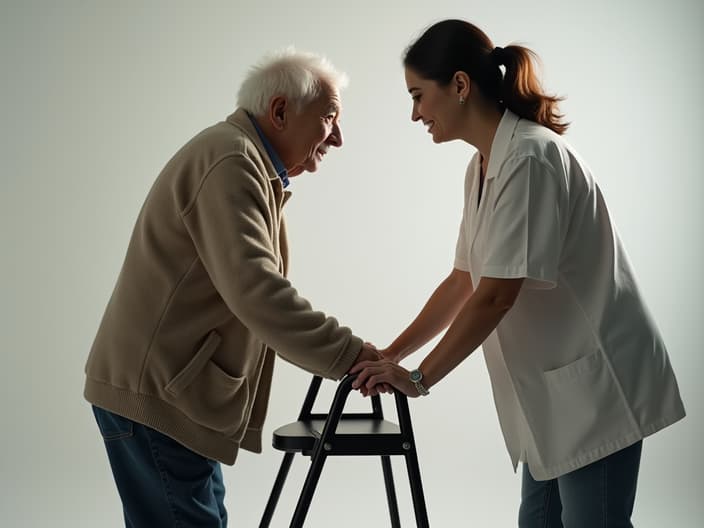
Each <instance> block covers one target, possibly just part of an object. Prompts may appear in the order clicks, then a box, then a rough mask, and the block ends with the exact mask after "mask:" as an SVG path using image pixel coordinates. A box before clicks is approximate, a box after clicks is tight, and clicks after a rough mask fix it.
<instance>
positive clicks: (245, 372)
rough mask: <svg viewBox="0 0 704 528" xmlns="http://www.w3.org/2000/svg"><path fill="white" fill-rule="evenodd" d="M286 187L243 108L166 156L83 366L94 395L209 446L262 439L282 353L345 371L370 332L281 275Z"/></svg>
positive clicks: (194, 445)
mask: <svg viewBox="0 0 704 528" xmlns="http://www.w3.org/2000/svg"><path fill="white" fill-rule="evenodd" d="M289 196H290V193H289V192H285V191H284V190H283V186H282V183H281V180H280V179H279V178H278V176H277V175H276V172H275V171H274V167H273V164H272V163H271V161H270V159H269V158H268V156H267V155H266V151H265V149H264V146H263V144H262V142H261V141H260V138H259V136H258V135H257V132H256V130H255V129H254V127H253V126H252V123H251V121H250V120H249V117H248V116H247V114H246V112H244V110H241V109H240V110H237V111H236V112H235V113H234V114H232V115H231V116H229V117H228V118H227V120H226V121H224V122H221V123H218V124H216V125H214V126H212V127H210V128H207V129H206V130H204V131H202V132H201V133H199V134H198V135H196V136H195V137H194V138H193V139H192V140H191V141H189V142H188V143H187V144H186V145H185V146H184V147H183V148H181V149H180V150H179V151H178V152H177V153H176V154H175V155H174V157H173V158H172V159H171V160H170V161H169V162H168V163H167V165H166V166H165V167H164V169H163V170H162V172H161V174H160V175H159V177H158V178H157V180H156V182H155V183H154V186H153V187H152V189H151V191H150V192H149V195H148V196H147V199H146V201H145V203H144V205H143V207H142V210H141V212H140V214H139V217H138V219H137V223H136V225H135V228H134V232H133V234H132V238H131V240H130V243H129V247H128V249H127V255H126V257H125V261H124V264H123V266H122V270H121V272H120V275H119V277H118V280H117V284H116V285H115V290H114V292H113V294H112V297H111V299H110V301H109V303H108V305H107V308H106V310H105V314H104V316H103V319H102V322H101V324H100V328H99V330H98V333H97V336H96V338H95V342H94V344H93V347H92V349H91V352H90V356H89V357H88V362H87V364H86V376H87V380H86V385H85V397H86V399H87V400H88V401H89V402H91V403H93V404H95V405H97V406H99V407H102V408H105V409H107V410H109V411H112V412H115V413H117V414H120V415H122V416H125V417H128V418H130V419H132V420H134V421H136V422H139V423H142V424H145V425H148V426H149V427H152V428H154V429H156V430H158V431H161V432H162V433H164V434H166V435H168V436H170V437H172V438H174V439H176V440H177V441H179V442H180V443H182V444H184V445H185V446H187V447H188V448H190V449H192V450H193V451H195V452H197V453H200V454H201V455H203V456H205V457H208V458H212V459H215V460H219V461H221V462H224V463H226V464H233V463H234V461H235V458H236V456H237V450H238V448H239V447H242V448H243V449H247V450H250V451H255V452H260V451H261V430H262V425H263V422H264V417H265V414H266V408H267V402H268V399H269V390H270V385H271V379H272V370H273V365H274V357H275V353H274V350H276V351H277V353H278V354H279V355H280V356H281V357H283V358H284V359H286V360H287V361H290V362H291V363H294V364H295V365H298V366H299V367H301V368H303V369H306V370H308V371H310V372H312V373H315V374H319V375H321V376H323V377H327V378H333V379H339V378H341V377H342V376H343V375H344V374H345V372H347V370H348V369H349V368H350V366H351V365H352V364H353V362H354V360H355V359H356V357H357V355H358V353H359V351H360V349H361V346H362V340H361V339H359V338H358V337H356V336H354V335H352V333H351V331H350V330H349V329H348V328H345V327H341V326H340V325H339V324H338V323H337V321H336V320H335V319H334V318H331V317H326V316H325V315H324V314H322V313H321V312H317V311H313V309H312V308H311V305H310V304H309V303H308V301H306V300H305V299H303V298H302V297H300V296H299V295H298V294H297V292H296V290H295V289H294V288H293V287H292V286H291V283H290V282H289V281H288V280H287V279H286V278H285V275H286V260H287V244H286V233H285V229H284V223H283V216H282V211H281V209H282V207H283V205H284V203H285V202H286V200H287V199H288V197H289Z"/></svg>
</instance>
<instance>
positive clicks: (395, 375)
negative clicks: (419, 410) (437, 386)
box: [350, 359, 419, 398]
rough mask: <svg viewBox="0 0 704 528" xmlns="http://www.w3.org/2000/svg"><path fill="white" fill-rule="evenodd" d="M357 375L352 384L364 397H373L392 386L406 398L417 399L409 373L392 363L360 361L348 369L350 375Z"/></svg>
mask: <svg viewBox="0 0 704 528" xmlns="http://www.w3.org/2000/svg"><path fill="white" fill-rule="evenodd" d="M355 373H358V375H357V379H356V380H354V383H353V384H352V388H353V389H359V391H360V392H361V393H362V394H363V395H364V396H375V395H377V394H379V393H380V392H384V388H385V387H386V386H393V387H394V388H395V389H396V390H400V391H401V392H402V393H403V394H405V395H406V396H409V397H411V398H415V397H417V396H418V395H419V394H418V389H416V386H415V385H414V384H413V382H412V381H411V379H410V372H408V371H407V370H406V369H405V368H403V367H401V366H399V365H397V364H396V363H394V362H393V361H390V360H387V359H382V360H379V361H361V362H359V363H357V364H356V365H355V366H354V367H352V368H351V369H350V374H355Z"/></svg>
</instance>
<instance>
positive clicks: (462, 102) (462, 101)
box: [460, 96, 464, 105]
mask: <svg viewBox="0 0 704 528" xmlns="http://www.w3.org/2000/svg"><path fill="white" fill-rule="evenodd" d="M460 104H461V105H463V104H464V97H462V96H460Z"/></svg>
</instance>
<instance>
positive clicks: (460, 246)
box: [454, 154, 478, 272]
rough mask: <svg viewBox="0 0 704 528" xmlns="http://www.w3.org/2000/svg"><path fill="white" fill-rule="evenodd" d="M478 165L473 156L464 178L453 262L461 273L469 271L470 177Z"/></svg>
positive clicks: (476, 156) (476, 158) (476, 159)
mask: <svg viewBox="0 0 704 528" xmlns="http://www.w3.org/2000/svg"><path fill="white" fill-rule="evenodd" d="M477 163H478V155H476V154H475V156H474V157H472V160H471V161H470V162H469V165H468V166H467V171H466V172H465V176H464V209H463V210H462V219H461V221H460V230H459V233H458V235H457V244H456V245H455V262H454V267H455V268H456V269H458V270H461V271H467V272H469V271H470V261H469V242H468V240H467V233H468V231H469V229H468V227H467V221H468V215H467V213H468V209H467V208H468V204H469V201H470V194H471V189H472V177H473V175H474V174H475V172H476V170H477V169H476V164H477Z"/></svg>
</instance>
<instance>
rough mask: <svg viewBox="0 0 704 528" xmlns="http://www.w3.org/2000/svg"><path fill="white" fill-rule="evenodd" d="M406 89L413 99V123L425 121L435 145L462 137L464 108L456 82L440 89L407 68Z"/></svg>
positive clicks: (433, 82)
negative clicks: (459, 134)
mask: <svg viewBox="0 0 704 528" xmlns="http://www.w3.org/2000/svg"><path fill="white" fill-rule="evenodd" d="M406 86H407V87H408V93H410V94H411V97H412V99H413V110H412V112H411V120H412V121H422V122H423V124H424V125H425V126H426V127H427V129H428V132H429V133H430V134H432V136H433V141H434V142H435V143H442V142H444V141H450V140H452V139H457V138H458V125H459V122H460V119H459V116H460V110H461V107H460V106H459V103H458V100H459V98H458V96H457V94H456V93H455V89H454V88H455V87H454V85H453V83H450V85H448V86H440V85H439V84H438V83H437V82H436V81H432V80H428V79H423V78H422V77H420V76H419V75H418V74H416V73H415V72H414V71H413V70H411V69H410V68H406Z"/></svg>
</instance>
